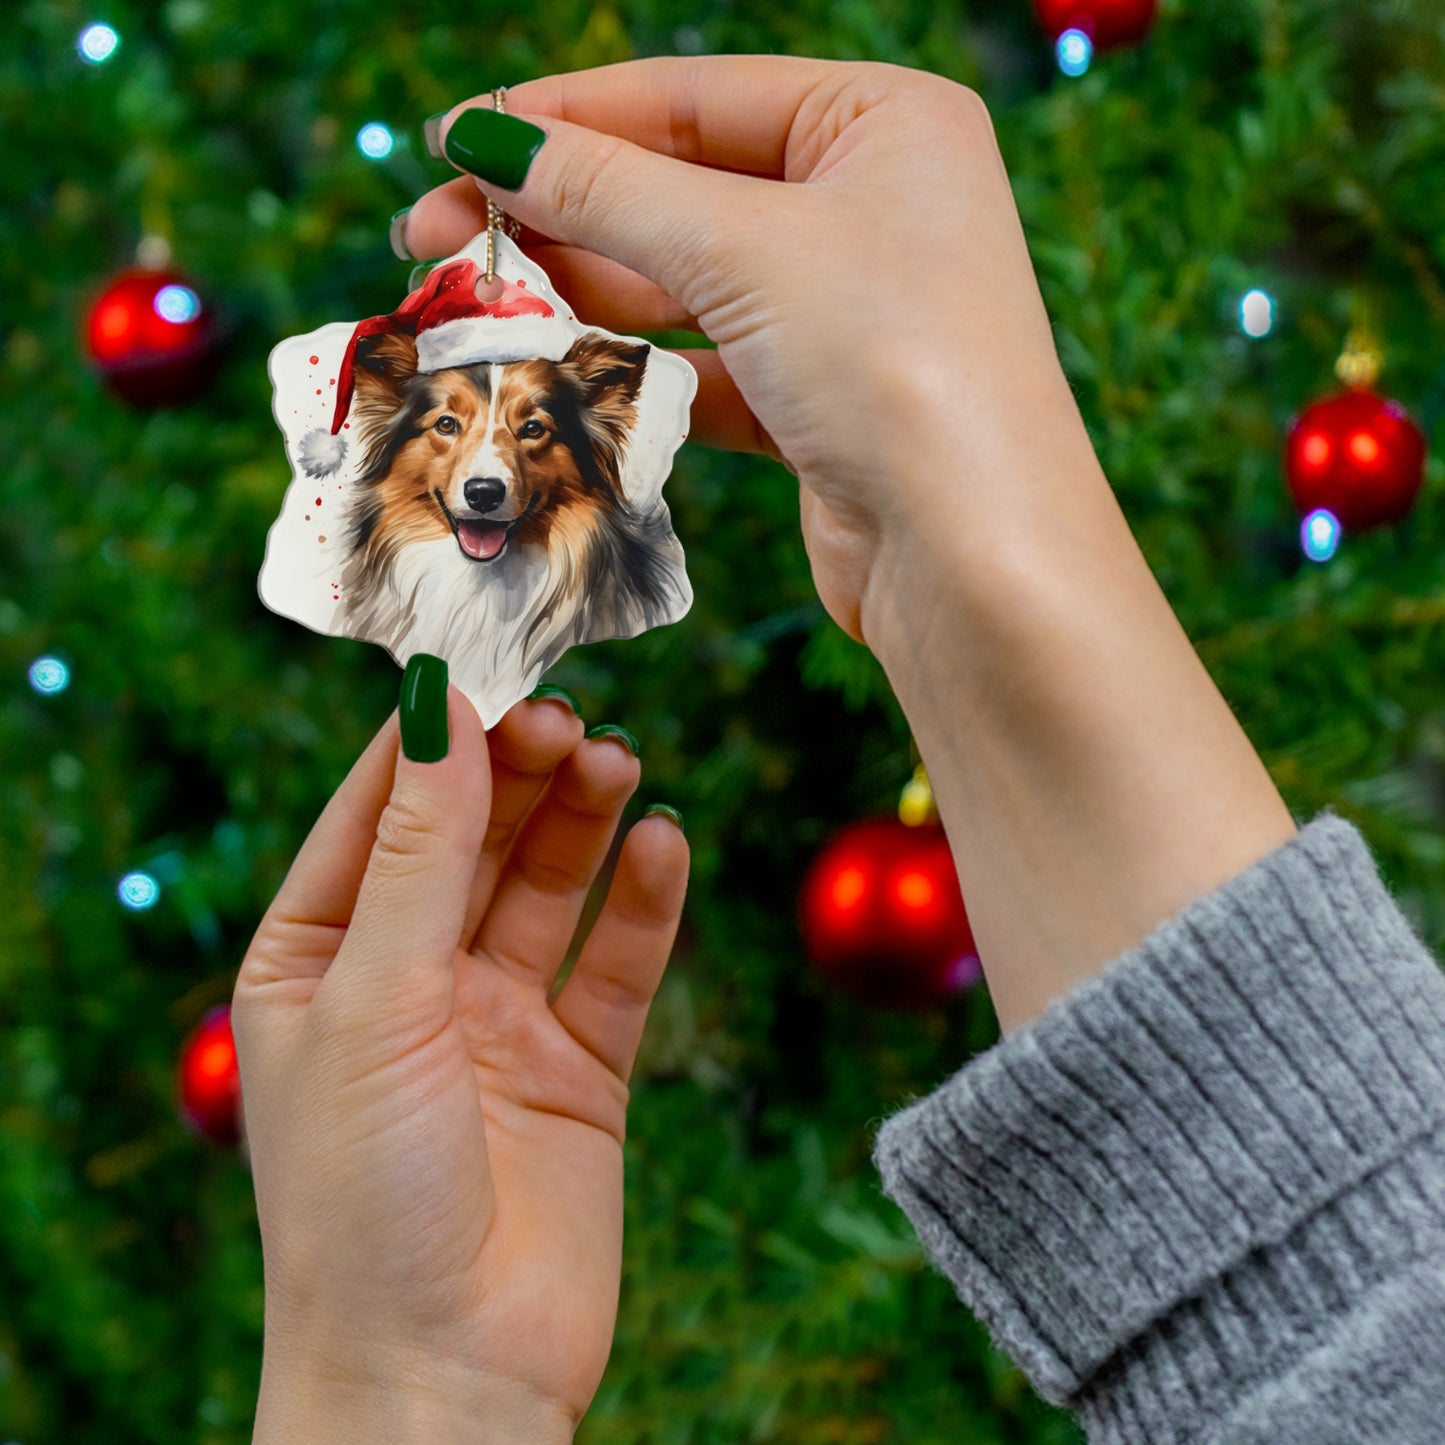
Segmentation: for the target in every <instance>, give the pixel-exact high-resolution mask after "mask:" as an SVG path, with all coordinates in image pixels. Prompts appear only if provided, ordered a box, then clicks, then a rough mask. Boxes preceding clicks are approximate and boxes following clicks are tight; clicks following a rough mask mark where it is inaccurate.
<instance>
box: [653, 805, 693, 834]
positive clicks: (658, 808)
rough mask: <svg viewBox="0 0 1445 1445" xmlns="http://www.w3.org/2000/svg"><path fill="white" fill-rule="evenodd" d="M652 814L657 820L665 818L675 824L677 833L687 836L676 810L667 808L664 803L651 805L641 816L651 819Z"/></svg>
mask: <svg viewBox="0 0 1445 1445" xmlns="http://www.w3.org/2000/svg"><path fill="white" fill-rule="evenodd" d="M654 814H655V815H656V816H657V817H659V818H666V819H668V820H669V821H670V822H673V823H676V824H677V831H678V832H679V833H681V834H682V835H683V836H684V837H686V836H687V829H686V828H684V827H683V826H682V814H681V813H679V812H678V811H677V809H676V808H673V807H669V806H668V805H667V804H666V803H653V804H651V805H650V806H649V807H648V809H647V811H646V812H644V813H643V815H642V816H643V817H644V818H651V817H652V816H653V815H654Z"/></svg>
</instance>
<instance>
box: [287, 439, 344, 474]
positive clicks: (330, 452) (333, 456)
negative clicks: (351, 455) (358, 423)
mask: <svg viewBox="0 0 1445 1445" xmlns="http://www.w3.org/2000/svg"><path fill="white" fill-rule="evenodd" d="M296 456H297V459H298V460H299V461H300V463H301V470H302V471H304V472H305V473H306V475H307V476H308V477H329V476H331V475H332V474H333V473H334V472H339V471H340V470H341V463H342V462H343V461H345V460H346V438H345V437H343V436H332V435H331V433H330V432H329V431H325V430H323V429H322V428H321V427H317V428H316V430H315V431H309V432H307V433H306V435H305V436H304V437H302V438H301V445H300V446H299V447H298V448H297V449H296Z"/></svg>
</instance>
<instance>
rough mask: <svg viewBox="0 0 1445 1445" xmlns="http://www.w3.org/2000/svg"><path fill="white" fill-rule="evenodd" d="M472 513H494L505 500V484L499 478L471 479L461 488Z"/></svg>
mask: <svg viewBox="0 0 1445 1445" xmlns="http://www.w3.org/2000/svg"><path fill="white" fill-rule="evenodd" d="M462 495H463V496H464V497H465V498H466V499H467V506H469V507H470V508H471V509H472V511H474V512H495V511H496V510H497V508H498V507H500V506H501V505H502V503H503V502H505V501H506V500H507V484H506V483H505V482H504V481H503V480H502V479H501V478H500V477H473V478H472V479H471V480H470V481H469V482H467V483H466V485H465V486H464V487H463V488H462Z"/></svg>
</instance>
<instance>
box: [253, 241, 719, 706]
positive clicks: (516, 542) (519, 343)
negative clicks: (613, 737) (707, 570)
mask: <svg viewBox="0 0 1445 1445" xmlns="http://www.w3.org/2000/svg"><path fill="white" fill-rule="evenodd" d="M495 245H496V253H495V254H496V261H495V265H494V273H495V279H494V280H493V281H491V282H488V281H487V280H486V278H485V272H484V271H483V269H482V264H483V261H484V256H485V237H484V236H482V237H478V238H477V239H476V240H475V241H473V242H472V243H471V244H470V245H469V246H468V247H467V248H465V249H464V250H463V251H461V252H459V253H458V254H457V255H456V256H454V257H452V258H450V259H449V260H447V261H444V262H442V263H440V264H438V265H437V266H435V267H434V268H433V269H432V270H431V271H430V272H429V273H428V275H427V276H426V278H425V280H424V282H423V283H422V284H421V285H420V286H419V287H418V288H417V289H416V290H414V291H413V292H412V293H411V294H410V295H409V296H407V297H406V299H405V300H404V301H403V302H402V304H401V305H400V306H399V307H398V308H397V310H396V311H394V312H392V313H391V314H390V315H389V316H377V317H372V318H370V319H368V320H365V321H361V322H358V323H355V324H352V323H343V322H337V323H333V324H331V325H329V326H324V327H322V328H320V329H319V330H317V331H313V332H310V333H309V334H307V335H305V336H298V337H292V338H290V339H289V340H287V341H284V342H282V343H281V344H280V345H279V346H277V347H276V348H275V350H274V351H273V352H272V354H271V365H270V370H271V379H272V384H273V388H274V399H273V406H274V410H275V414H276V420H277V422H278V423H279V424H280V426H281V430H282V432H283V433H284V435H285V438H286V450H287V455H288V458H289V460H290V462H291V468H292V481H291V484H290V486H289V487H288V488H287V491H286V496H285V499H284V501H283V503H282V508H281V515H280V516H279V517H278V518H277V520H276V522H275V523H274V524H273V525H272V527H271V531H270V533H269V535H268V538H267V543H266V558H265V562H264V564H263V566H262V569H261V576H260V593H261V598H262V601H264V602H265V604H266V605H267V606H268V607H269V608H271V610H272V611H274V612H278V613H280V614H281V615H283V616H286V617H291V618H294V619H296V620H297V621H300V622H303V623H305V624H306V625H307V626H308V627H311V628H313V629H314V630H316V631H318V632H325V633H330V634H333V635H337V636H343V637H356V638H363V639H365V640H367V641H370V642H377V643H380V644H381V645H382V646H383V647H385V648H387V649H388V651H389V652H390V653H391V654H392V656H393V657H394V658H395V659H396V661H397V662H398V663H401V664H403V665H404V664H405V663H406V661H407V659H408V658H409V657H410V656H411V655H412V653H414V652H429V653H432V654H434V655H435V656H438V657H443V658H445V659H446V660H447V663H448V668H449V672H450V675H451V680H452V681H453V682H455V683H456V685H457V686H458V687H459V688H460V689H461V690H462V691H463V692H464V693H466V694H467V696H468V697H469V698H470V699H471V701H472V703H473V704H474V706H475V707H476V708H477V711H478V713H479V714H480V715H481V718H482V722H483V724H484V725H485V726H487V727H491V726H492V725H493V724H494V723H496V722H497V720H498V719H499V718H500V717H501V716H502V714H503V713H504V712H505V711H506V710H507V709H508V708H509V707H510V706H511V705H512V704H513V703H514V702H516V701H517V700H518V699H520V698H523V697H526V696H527V695H528V693H530V692H531V691H532V689H533V688H534V687H535V686H536V684H537V682H538V680H539V679H540V677H541V676H542V674H543V672H545V671H546V669H547V668H548V667H550V666H551V665H552V663H553V662H555V661H556V660H557V658H558V657H560V656H561V655H562V653H563V652H565V651H566V650H567V649H568V648H569V647H571V646H573V645H574V644H576V643H581V642H593V641H600V640H603V639H607V638H624V637H634V636H636V635H637V634H639V633H640V632H643V631H644V630H646V629H647V628H650V627H656V626H658V625H660V624H662V623H667V622H674V621H676V620H677V619H678V618H680V617H682V616H683V615H684V614H685V613H686V612H687V610H688V607H689V606H690V605H691V602H692V589H691V586H690V585H689V583H688V579H687V574H686V572H685V570H684V566H683V554H682V547H681V544H680V543H679V542H678V540H677V536H676V534H675V533H674V532H673V529H672V521H671V517H670V514H669V512H668V509H667V505H666V503H665V502H664V501H663V500H662V484H663V482H664V480H665V479H666V477H667V474H668V471H669V470H670V468H671V465H672V459H673V456H674V454H675V453H676V451H677V448H678V447H679V446H680V445H681V443H682V440H683V438H684V437H685V436H686V433H687V424H688V410H689V407H690V405H691V402H692V398H693V396H694V394H695V392H696V389H697V377H696V373H695V372H694V371H693V369H692V368H691V367H690V366H689V365H688V364H687V362H686V361H684V360H683V359H682V358H680V357H677V356H674V355H672V354H671V353H669V352H666V351H663V350H660V349H658V348H656V347H653V346H652V345H651V344H649V343H648V342H646V341H643V340H640V339H638V338H635V337H620V336H615V335H613V334H612V333H610V332H607V331H602V330H600V329H598V328H595V327H588V326H585V325H583V324H581V323H580V322H578V321H577V319H576V317H575V316H574V315H573V313H572V311H571V309H570V308H569V307H568V306H567V304H566V302H565V301H563V300H562V299H561V298H560V297H558V296H557V295H556V293H555V292H554V291H553V290H552V287H551V284H550V282H549V281H548V279H547V277H546V274H545V273H544V272H543V271H542V270H541V269H540V268H539V267H537V266H536V265H534V264H533V263H532V262H530V261H529V260H528V259H527V258H526V257H525V256H524V255H523V253H522V252H521V250H520V249H519V248H517V247H516V246H515V244H514V243H513V242H512V241H511V240H510V239H508V238H507V237H506V236H503V235H498V236H497V237H496V238H495Z"/></svg>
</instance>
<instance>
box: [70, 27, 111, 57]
mask: <svg viewBox="0 0 1445 1445" xmlns="http://www.w3.org/2000/svg"><path fill="white" fill-rule="evenodd" d="M75 48H76V49H77V50H78V51H79V52H80V58H81V59H82V60H86V61H89V62H90V64H91V65H104V64H105V62H106V61H107V60H109V59H110V57H111V56H112V55H114V54H115V52H116V51H117V50H118V49H119V48H120V36H119V35H117V34H116V33H115V31H114V30H112V29H111V27H110V26H109V25H87V26H86V27H85V29H84V30H82V31H81V32H80V39H79V40H77V41H76V42H75Z"/></svg>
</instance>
